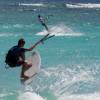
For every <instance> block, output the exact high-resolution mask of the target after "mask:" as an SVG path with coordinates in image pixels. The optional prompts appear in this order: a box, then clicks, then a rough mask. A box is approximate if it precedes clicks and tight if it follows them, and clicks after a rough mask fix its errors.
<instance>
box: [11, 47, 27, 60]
mask: <svg viewBox="0 0 100 100" xmlns="http://www.w3.org/2000/svg"><path fill="white" fill-rule="evenodd" d="M10 51H11V52H13V54H14V55H15V56H16V57H18V58H19V57H21V58H22V59H23V60H24V59H25V48H21V47H19V46H14V47H12V48H11V49H10Z"/></svg>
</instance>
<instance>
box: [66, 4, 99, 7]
mask: <svg viewBox="0 0 100 100" xmlns="http://www.w3.org/2000/svg"><path fill="white" fill-rule="evenodd" d="M66 7H67V8H100V4H96V3H86V4H85V3H76V4H66Z"/></svg>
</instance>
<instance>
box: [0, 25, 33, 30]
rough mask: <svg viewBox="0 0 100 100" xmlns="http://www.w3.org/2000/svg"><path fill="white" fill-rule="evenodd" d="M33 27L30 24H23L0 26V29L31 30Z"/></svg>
mask: <svg viewBox="0 0 100 100" xmlns="http://www.w3.org/2000/svg"><path fill="white" fill-rule="evenodd" d="M33 26H34V25H33V24H30V25H24V24H13V25H1V26H0V27H1V28H3V29H10V28H18V29H21V28H32V27H33Z"/></svg>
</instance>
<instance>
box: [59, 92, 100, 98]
mask: <svg viewBox="0 0 100 100" xmlns="http://www.w3.org/2000/svg"><path fill="white" fill-rule="evenodd" d="M58 100H100V93H98V92H97V93H90V94H76V95H74V94H72V95H62V97H61V98H58Z"/></svg>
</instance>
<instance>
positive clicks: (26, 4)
mask: <svg viewBox="0 0 100 100" xmlns="http://www.w3.org/2000/svg"><path fill="white" fill-rule="evenodd" d="M19 6H33V7H45V6H46V4H43V3H19Z"/></svg>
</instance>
